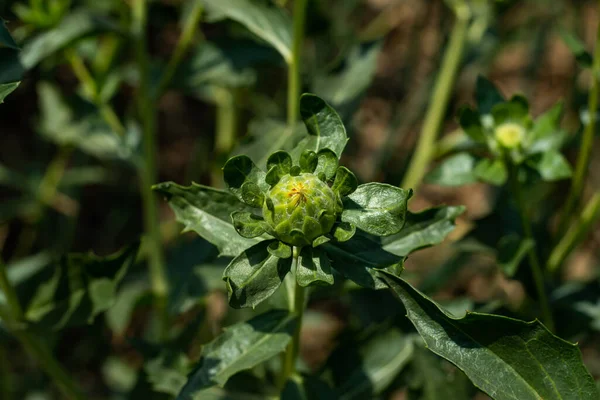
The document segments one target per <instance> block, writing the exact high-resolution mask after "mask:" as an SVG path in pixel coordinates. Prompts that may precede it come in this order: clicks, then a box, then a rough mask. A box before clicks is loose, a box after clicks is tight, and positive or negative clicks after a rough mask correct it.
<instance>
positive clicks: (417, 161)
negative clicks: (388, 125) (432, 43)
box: [401, 0, 471, 189]
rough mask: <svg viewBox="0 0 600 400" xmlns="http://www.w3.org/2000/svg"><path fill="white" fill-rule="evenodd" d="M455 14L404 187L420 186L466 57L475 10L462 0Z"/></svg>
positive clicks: (413, 187) (458, 3) (404, 180)
mask: <svg viewBox="0 0 600 400" xmlns="http://www.w3.org/2000/svg"><path fill="white" fill-rule="evenodd" d="M454 14H455V16H456V22H455V23H454V27H453V28H452V32H451V33H450V41H449V43H448V47H447V48H446V51H445V53H444V59H443V61H442V66H441V68H440V72H439V75H438V79H437V81H436V83H435V87H434V89H433V95H432V97H431V102H430V103H429V108H428V109H427V113H426V114H425V121H424V122H423V128H422V129H421V134H420V136H419V141H418V143H417V147H416V150H415V153H414V155H413V157H412V160H411V162H410V165H409V167H408V170H407V172H406V175H405V176H404V179H403V181H402V185H401V186H402V187H403V188H412V189H416V188H417V187H418V185H419V184H420V183H421V180H422V179H423V176H425V172H426V169H427V166H428V165H429V162H430V161H431V159H432V158H433V156H434V153H435V141H436V138H437V135H438V132H439V130H440V127H441V124H442V121H443V119H444V115H445V113H446V109H447V108H448V101H449V99H450V94H451V92H452V88H453V86H454V81H455V79H456V75H457V71H458V67H459V66H460V62H461V60H462V55H463V51H464V47H465V43H466V40H467V30H468V27H469V20H470V19H471V11H470V10H469V6H468V4H467V3H466V2H465V1H464V0H461V1H458V2H457V4H456V5H455V6H454Z"/></svg>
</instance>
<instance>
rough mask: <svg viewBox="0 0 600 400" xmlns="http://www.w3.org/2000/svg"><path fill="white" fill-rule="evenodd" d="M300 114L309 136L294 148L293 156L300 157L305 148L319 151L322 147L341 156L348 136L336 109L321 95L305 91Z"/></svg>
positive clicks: (301, 98) (301, 99) (301, 100)
mask: <svg viewBox="0 0 600 400" xmlns="http://www.w3.org/2000/svg"><path fill="white" fill-rule="evenodd" d="M300 115H301V116H302V120H303V121H304V124H305V125H306V129H307V130H308V137H305V138H304V139H302V140H301V141H300V143H298V145H297V146H296V147H295V148H294V150H292V152H291V153H292V157H293V158H294V159H295V160H297V159H299V158H300V155H301V154H302V152H303V151H305V150H312V151H314V152H316V153H318V152H319V151H320V150H322V149H330V150H332V151H333V152H334V153H335V154H336V156H337V158H340V157H341V155H342V152H343V151H344V147H346V142H347V141H348V138H347V136H346V128H345V127H344V124H343V123H342V120H341V119H340V116H339V115H338V114H337V113H336V112H335V110H334V109H333V108H331V106H330V105H329V104H327V103H326V102H325V101H323V99H321V98H320V97H318V96H315V95H314V94H309V93H305V94H303V95H302V97H300Z"/></svg>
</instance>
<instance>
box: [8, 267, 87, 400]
mask: <svg viewBox="0 0 600 400" xmlns="http://www.w3.org/2000/svg"><path fill="white" fill-rule="evenodd" d="M0 289H1V290H2V293H4V296H5V297H6V303H7V305H8V308H9V310H10V316H9V317H10V320H8V321H5V322H6V325H7V327H9V328H11V333H12V334H13V335H15V337H16V338H17V339H18V340H19V341H20V342H21V344H22V345H23V347H25V349H26V350H27V351H28V352H29V354H31V356H32V357H33V358H35V359H36V360H37V362H38V363H39V364H40V366H41V367H42V369H43V370H44V371H45V372H46V373H47V374H48V375H49V376H50V377H51V378H52V379H53V380H54V383H56V385H57V386H58V388H59V389H60V391H61V392H62V393H63V395H64V396H65V398H67V399H69V400H84V399H85V397H83V395H82V394H81V391H80V390H79V388H78V387H77V385H76V384H75V382H74V381H73V380H72V379H71V377H70V376H69V374H68V373H67V372H66V371H65V369H64V368H63V366H62V365H61V364H60V363H59V362H58V361H57V360H56V359H55V358H54V356H53V355H52V353H51V352H50V350H48V348H47V347H46V346H45V345H44V344H43V343H42V342H41V341H40V340H39V339H38V338H37V337H35V336H34V335H33V334H31V333H30V332H28V331H27V330H25V329H23V328H22V327H20V326H17V327H16V328H15V329H12V328H13V327H14V325H19V324H21V321H22V320H23V309H22V308H21V305H20V304H19V299H18V297H17V293H16V292H15V290H14V288H13V286H12V285H11V283H10V281H9V280H8V275H7V271H6V265H5V264H4V262H3V261H2V260H0ZM6 317H7V316H3V318H6Z"/></svg>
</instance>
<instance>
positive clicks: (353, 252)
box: [320, 233, 404, 289]
mask: <svg viewBox="0 0 600 400" xmlns="http://www.w3.org/2000/svg"><path fill="white" fill-rule="evenodd" d="M320 248H322V249H323V250H325V252H326V253H327V255H328V256H329V259H330V260H331V266H332V267H333V268H334V269H335V270H336V271H338V272H339V273H340V274H342V275H343V276H344V277H346V278H347V279H350V280H351V281H353V282H355V283H357V284H358V285H360V286H362V287H365V288H369V289H383V288H385V285H384V284H383V283H382V282H381V280H379V279H376V278H375V272H376V270H377V269H386V268H391V269H393V270H401V269H402V262H403V259H404V258H403V257H398V256H396V255H394V254H392V253H389V252H387V251H385V250H384V249H382V248H381V246H380V244H379V243H377V242H376V241H374V240H372V239H371V238H368V237H366V236H364V234H363V235H361V234H359V233H356V234H355V235H354V236H352V239H350V240H348V241H346V242H337V243H333V242H329V243H325V244H323V245H322V246H320Z"/></svg>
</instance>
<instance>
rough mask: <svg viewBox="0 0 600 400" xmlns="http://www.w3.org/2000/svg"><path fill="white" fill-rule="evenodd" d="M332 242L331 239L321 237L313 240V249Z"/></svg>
mask: <svg viewBox="0 0 600 400" xmlns="http://www.w3.org/2000/svg"><path fill="white" fill-rule="evenodd" d="M330 240H331V239H330V238H328V237H327V236H325V235H323V236H319V237H318V238H316V239H315V240H313V242H312V247H319V246H320V245H322V244H325V243H327V242H329V241H330Z"/></svg>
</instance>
